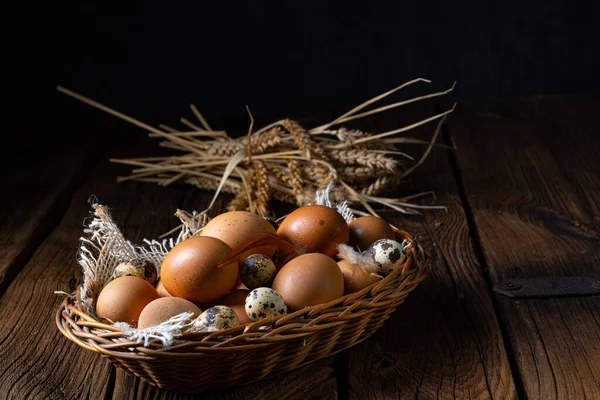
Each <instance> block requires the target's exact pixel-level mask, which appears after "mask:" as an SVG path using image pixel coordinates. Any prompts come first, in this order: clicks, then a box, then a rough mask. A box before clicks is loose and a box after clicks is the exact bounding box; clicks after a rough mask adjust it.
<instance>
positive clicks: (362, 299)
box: [56, 230, 430, 361]
mask: <svg viewBox="0 0 600 400" xmlns="http://www.w3.org/2000/svg"><path fill="white" fill-rule="evenodd" d="M395 232H396V234H397V235H398V236H399V237H400V238H401V239H404V240H406V241H407V242H408V243H409V247H407V249H406V253H407V257H406V259H405V260H404V262H403V263H402V264H401V268H398V269H396V270H394V271H393V272H392V273H391V274H389V275H388V276H386V277H385V278H383V279H382V280H380V281H378V282H375V283H373V284H371V285H369V286H367V287H366V288H364V289H362V290H360V291H358V292H355V293H351V294H347V295H344V296H342V297H339V298H337V299H335V300H332V301H330V302H328V303H324V304H319V305H316V306H311V307H306V308H304V309H302V310H298V311H295V312H292V313H290V314H287V315H282V316H278V317H271V318H265V319H262V320H259V321H256V322H251V323H248V324H244V325H239V326H236V327H232V328H229V329H226V330H221V331H216V332H194V333H183V334H182V335H181V336H180V337H178V338H177V340H176V341H175V343H174V344H173V345H172V346H169V347H162V346H161V345H160V343H159V342H158V341H157V340H153V341H151V342H150V344H149V346H148V347H144V346H143V345H142V344H141V343H137V342H132V341H130V340H128V339H126V338H125V337H123V330H121V329H119V328H117V327H115V326H112V325H109V324H106V323H103V322H100V321H98V320H96V319H95V318H93V317H92V316H91V315H89V314H88V313H87V312H86V311H85V310H84V309H83V307H82V306H81V301H75V299H77V300H78V297H76V298H75V299H73V298H71V297H67V298H65V300H64V301H63V302H62V303H61V306H60V307H59V309H58V310H57V313H56V325H57V327H58V329H59V331H60V332H61V333H62V334H63V335H64V336H65V337H67V338H68V339H69V340H71V341H73V342H75V343H76V344H77V345H79V346H80V347H82V348H85V349H86V350H90V351H94V352H96V353H100V354H102V355H104V356H109V357H114V358H116V359H121V360H132V361H140V360H148V359H165V358H171V359H178V358H194V357H198V358H205V357H208V356H210V354H214V353H221V354H228V353H230V354H233V353H236V352H240V351H242V352H243V351H244V350H250V349H252V350H256V349H258V348H265V347H269V346H273V345H275V344H276V343H280V342H286V341H292V340H298V339H299V338H300V339H301V338H302V337H307V336H309V335H311V334H312V333H313V332H314V331H317V330H326V329H329V328H331V327H332V326H337V325H339V324H345V323H351V322H352V320H353V319H355V318H361V317H363V316H365V315H366V314H369V313H370V312H374V311H373V310H377V309H380V308H381V307H393V308H395V307H396V306H397V305H398V304H400V303H402V302H403V300H404V298H405V297H406V296H407V295H408V294H409V293H410V292H411V291H412V290H413V289H414V288H416V286H417V285H418V284H419V283H420V282H421V281H422V280H423V279H425V278H426V276H427V272H428V269H429V264H430V262H429V260H428V258H427V257H426V255H425V253H424V251H423V248H422V247H421V246H420V245H419V244H418V243H417V242H416V241H415V240H414V239H413V237H412V236H411V235H410V234H409V233H408V232H405V231H402V230H395ZM78 293H79V290H78V291H77V296H78ZM76 303H77V304H76ZM348 347H350V346H348Z"/></svg>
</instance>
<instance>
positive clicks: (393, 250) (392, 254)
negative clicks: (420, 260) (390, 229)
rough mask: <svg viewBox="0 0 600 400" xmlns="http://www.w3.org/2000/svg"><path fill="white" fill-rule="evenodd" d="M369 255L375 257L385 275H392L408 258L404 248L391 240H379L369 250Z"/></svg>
mask: <svg viewBox="0 0 600 400" xmlns="http://www.w3.org/2000/svg"><path fill="white" fill-rule="evenodd" d="M367 254H369V255H370V256H371V257H373V259H374V260H375V262H377V264H378V265H379V266H380V267H381V272H383V273H384V274H385V275H388V274H390V273H392V271H394V270H395V269H396V268H398V267H399V266H400V265H401V263H402V262H403V261H404V259H405V258H406V255H405V254H404V246H403V245H402V244H400V243H398V242H397V241H395V240H391V239H380V240H377V241H376V242H374V243H373V244H372V245H371V246H370V247H369V248H368V249H367Z"/></svg>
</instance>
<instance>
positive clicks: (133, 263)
mask: <svg viewBox="0 0 600 400" xmlns="http://www.w3.org/2000/svg"><path fill="white" fill-rule="evenodd" d="M157 275H158V273H157V271H156V267H155V266H154V264H152V263H151V262H150V261H148V260H144V259H143V258H134V259H132V260H128V261H125V262H122V263H120V264H119V265H117V266H116V267H115V270H114V272H113V279H116V278H120V277H121V276H137V277H138V278H142V279H144V280H146V281H148V282H149V283H150V284H152V285H154V282H156V277H157Z"/></svg>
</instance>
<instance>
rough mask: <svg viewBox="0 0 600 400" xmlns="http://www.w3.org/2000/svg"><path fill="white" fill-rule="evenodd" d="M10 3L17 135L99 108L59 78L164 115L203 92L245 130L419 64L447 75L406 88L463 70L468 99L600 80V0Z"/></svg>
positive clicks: (580, 88) (8, 56)
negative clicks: (74, 96) (82, 101)
mask: <svg viewBox="0 0 600 400" xmlns="http://www.w3.org/2000/svg"><path fill="white" fill-rule="evenodd" d="M115 10H118V13H119V14H124V13H131V12H135V13H136V15H137V16H135V17H132V16H127V17H126V16H115ZM9 11H10V12H9V13H8V14H5V15H8V16H5V17H4V18H5V21H4V23H3V29H2V30H3V37H4V42H5V45H4V57H3V59H4V61H3V64H4V67H3V69H4V70H5V72H4V74H3V75H4V79H5V80H6V83H5V88H8V90H7V91H6V92H5V94H6V98H7V100H8V102H9V106H8V109H7V110H6V109H5V115H7V116H8V121H6V120H5V126H6V125H7V126H9V127H10V128H11V129H10V130H9V131H10V132H12V134H13V135H19V134H28V135H60V134H61V132H62V131H64V130H67V128H65V129H63V128H64V127H68V126H70V125H72V124H81V123H82V121H83V122H85V120H86V119H88V118H91V117H92V115H93V113H96V111H93V110H87V109H86V108H85V106H82V105H79V104H76V102H75V101H74V100H71V99H69V98H66V97H64V96H62V95H60V94H58V93H57V92H56V90H55V87H56V85H57V84H60V85H63V86H65V87H68V88H71V89H73V90H75V91H78V92H80V93H82V94H84V95H86V96H89V97H92V98H94V99H96V100H98V101H100V102H103V103H106V104H107V105H110V106H111V107H114V108H116V109H118V110H120V111H123V112H125V113H128V114H130V115H132V116H136V117H139V118H140V119H143V120H144V121H148V122H149V123H154V124H157V123H159V122H165V123H170V122H176V121H177V119H178V117H180V116H182V115H189V109H188V105H189V103H191V102H194V103H195V104H196V105H197V106H198V107H199V108H200V109H201V111H202V112H203V113H204V114H205V116H206V117H207V119H208V120H209V121H210V122H212V124H213V125H214V127H216V128H227V129H229V130H234V131H236V130H240V131H243V130H245V129H246V127H247V116H246V113H245V109H244V105H245V104H248V105H249V106H250V107H251V109H252V111H253V113H254V114H255V116H256V117H257V124H258V125H264V124H266V123H267V122H270V121H271V120H272V119H273V118H277V117H281V116H285V115H288V114H291V113H293V112H297V111H304V110H319V109H325V108H328V109H334V110H343V109H345V108H348V107H350V106H352V105H354V104H356V103H360V102H362V101H363V100H365V99H367V98H370V97H372V96H374V95H376V94H379V93H381V92H383V91H386V90H388V89H390V88H392V87H394V86H397V85H399V84H400V83H402V82H404V81H406V80H410V79H413V78H415V77H419V76H422V77H427V78H429V79H432V80H433V81H434V83H433V84H431V85H423V84H422V85H421V86H420V87H419V88H418V90H417V88H415V90H414V91H413V92H411V91H410V90H409V91H407V92H405V93H402V94H398V95H397V97H396V98H398V99H400V98H404V97H406V96H408V95H410V94H413V93H424V92H425V91H429V90H438V89H442V88H446V87H448V86H449V85H451V84H452V82H453V81H454V80H457V81H458V86H457V90H456V92H455V94H454V98H455V99H473V98H482V97H506V96H516V95H524V94H525V95H526V94H553V93H580V92H594V91H597V90H598V89H599V88H600V76H599V73H598V71H599V70H600V69H599V67H600V62H599V61H598V60H599V58H598V55H597V52H598V50H599V46H598V40H597V39H598V28H597V26H596V25H597V20H598V15H599V11H600V7H599V6H598V2H597V1H589V2H585V1H578V2H573V1H568V0H548V1H537V0H536V1H499V2H482V1H463V2H460V1H459V2H450V1H422V2H406V1H402V2H400V1H397V2H367V1H364V2H338V3H334V2H325V1H323V2H303V1H294V2H275V1H273V2H265V1H262V2H261V1H254V2H235V1H229V2H227V1H224V2H221V3H217V2H210V3H208V2H193V3H190V4H189V5H186V6H180V7H178V6H175V5H173V4H172V3H167V2H164V1H146V2H143V3H137V4H136V3H125V4H121V5H120V6H119V8H118V9H110V8H109V7H108V6H104V5H102V6H101V5H99V4H92V3H74V2H62V3H60V4H58V3H57V4H54V3H53V4H52V5H46V6H43V7H42V8H40V6H37V5H34V4H32V3H20V4H18V5H12V6H10V7H9ZM106 118H108V117H106ZM76 120H77V121H78V122H74V121H76ZM4 132H5V133H6V132H7V130H5V131H4Z"/></svg>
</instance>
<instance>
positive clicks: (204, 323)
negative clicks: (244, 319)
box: [193, 306, 240, 332]
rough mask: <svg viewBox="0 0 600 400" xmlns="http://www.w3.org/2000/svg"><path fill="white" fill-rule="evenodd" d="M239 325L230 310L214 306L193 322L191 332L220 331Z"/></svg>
mask: <svg viewBox="0 0 600 400" xmlns="http://www.w3.org/2000/svg"><path fill="white" fill-rule="evenodd" d="M239 324H240V320H239V318H238V316H237V314H236V313H235V311H233V310H232V309H231V308H229V307H226V306H214V307H211V308H209V309H208V310H205V311H204V312H203V313H202V314H200V316H199V317H198V318H196V321H195V322H194V328H193V330H200V331H210V332H212V331H220V330H223V329H227V328H231V327H233V326H237V325H239Z"/></svg>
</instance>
